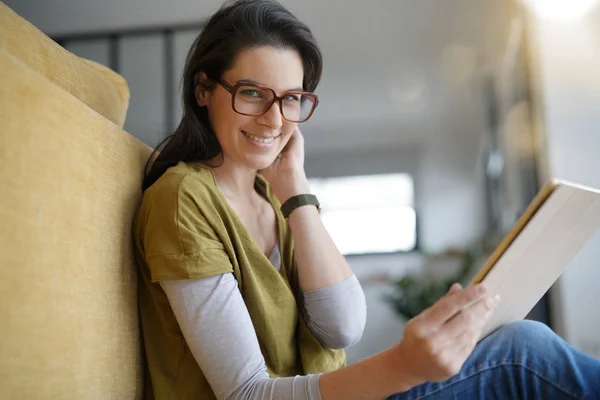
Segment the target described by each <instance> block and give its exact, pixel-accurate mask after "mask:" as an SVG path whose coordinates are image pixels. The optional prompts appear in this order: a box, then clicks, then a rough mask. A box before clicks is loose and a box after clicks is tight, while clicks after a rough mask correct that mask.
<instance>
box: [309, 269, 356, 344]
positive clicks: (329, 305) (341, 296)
mask: <svg viewBox="0 0 600 400" xmlns="http://www.w3.org/2000/svg"><path fill="white" fill-rule="evenodd" d="M299 308H300V313H301V314H302V316H303V318H304V320H305V321H306V324H307V326H308V328H309V329H310V330H311V331H312V333H313V334H314V335H315V337H316V338H317V339H318V340H319V342H321V344H322V345H323V346H324V347H327V348H330V349H344V348H348V347H350V346H353V345H355V344H356V343H358V341H359V340H360V339H361V337H362V334H363V331H364V329H365V324H366V319H367V305H366V301H365V295H364V292H363V290H362V288H361V286H360V283H359V282H358V279H357V278H356V275H352V276H351V277H350V278H348V279H346V280H344V281H342V282H340V283H338V284H335V285H333V286H328V287H325V288H322V289H316V290H310V291H305V292H301V295H300V296H299Z"/></svg>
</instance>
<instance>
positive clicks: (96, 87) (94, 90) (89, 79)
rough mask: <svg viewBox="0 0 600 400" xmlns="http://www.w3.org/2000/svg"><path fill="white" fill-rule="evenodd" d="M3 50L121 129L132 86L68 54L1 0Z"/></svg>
mask: <svg viewBox="0 0 600 400" xmlns="http://www.w3.org/2000/svg"><path fill="white" fill-rule="evenodd" d="M0 49H4V50H6V51H7V52H9V53H11V54H13V55H14V56H15V57H17V58H19V59H20V60H21V61H22V62H24V63H25V64H27V65H28V66H29V67H30V68H32V69H33V70H35V71H37V72H39V73H40V74H42V75H44V76H45V77H46V78H48V79H49V80H51V81H52V82H54V83H55V84H57V85H58V86H60V87H62V88H63V89H64V90H66V91H67V92H69V93H71V94H72V95H73V96H75V97H77V98H78V99H79V100H81V101H82V102H84V103H85V104H87V105H88V106H89V107H90V108H92V109H93V110H96V112H98V113H99V114H101V115H103V116H105V117H106V118H107V119H109V120H110V121H112V122H113V123H115V124H116V125H118V126H120V127H122V126H123V123H124V122H125V114H126V113H127V106H128V104H129V87H128V86H127V83H126V82H125V80H124V79H123V78H122V77H121V76H120V75H118V74H117V73H115V72H114V71H111V70H110V69H108V68H106V67H104V66H102V65H100V64H97V63H95V62H92V61H89V60H84V59H82V58H80V57H77V56H75V55H74V54H72V53H69V52H68V51H66V50H65V49H64V48H62V47H61V46H59V45H58V44H56V43H55V42H54V41H53V40H51V39H50V38H49V37H47V36H46V35H44V34H43V33H42V32H40V31H39V30H38V29H37V28H36V27H35V26H33V25H31V24H30V23H29V22H27V21H25V20H24V19H23V18H21V17H20V16H19V15H17V14H16V13H15V12H14V11H12V10H11V9H10V8H8V7H7V6H6V5H5V4H4V3H2V2H1V1H0ZM3 79H4V77H3Z"/></svg>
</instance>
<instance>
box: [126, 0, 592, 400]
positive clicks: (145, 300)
mask: <svg viewBox="0 0 600 400" xmlns="http://www.w3.org/2000/svg"><path fill="white" fill-rule="evenodd" d="M321 65H322V60H321V54H320V52H319V49H318V47H317V45H316V43H315V40H314V38H313V37H312V35H311V32H310V31H309V29H308V28H307V27H306V26H305V25H303V24H302V23H300V22H299V21H298V20H296V18H295V17H294V16H293V15H291V14H290V13H289V12H288V11H287V10H285V9H284V8H283V7H282V6H280V5H279V4H277V3H275V2H272V1H267V0H255V1H253V0H241V1H237V2H234V3H229V4H227V5H226V6H224V7H223V8H221V9H220V10H219V11H218V12H217V13H216V14H215V15H214V16H213V17H212V18H211V19H210V20H209V21H208V23H207V25H206V27H205V29H204V31H203V32H202V33H201V35H200V36H199V37H198V38H197V39H196V41H195V43H194V44H193V46H192V48H191V50H190V52H189V55H188V58H187V63H186V66H185V72H184V78H183V91H184V93H183V102H184V115H183V118H182V121H181V123H180V125H179V127H178V128H177V130H176V131H175V133H173V134H172V135H171V136H170V137H168V138H167V139H166V140H165V141H163V142H162V143H161V144H160V145H159V146H158V148H157V149H159V150H160V153H156V152H155V154H154V155H153V157H151V159H150V160H149V162H148V166H147V167H148V168H147V171H146V172H147V173H146V177H145V180H144V185H143V187H144V198H143V202H142V204H141V206H140V208H139V210H138V212H137V214H136V218H135V223H134V231H135V232H134V233H135V240H136V250H137V255H138V261H139V266H140V286H139V300H140V313H141V321H142V328H143V337H144V343H145V350H146V358H147V363H148V368H149V376H148V379H149V380H150V381H151V383H152V389H151V390H152V391H153V393H154V396H155V397H156V398H157V399H214V398H218V399H226V398H227V399H263V398H264V399H267V398H268V399H321V398H322V399H325V400H329V399H380V398H385V397H389V396H391V397H390V398H391V399H417V398H419V399H420V398H424V397H427V396H429V397H428V398H431V399H449V398H457V397H460V398H503V399H504V398H561V397H562V398H583V397H584V396H588V397H589V398H591V397H592V396H593V394H592V393H598V392H600V384H599V383H598V382H599V381H600V363H599V362H598V361H596V360H593V359H591V358H589V357H587V356H585V355H583V354H581V353H579V352H577V351H576V350H574V349H572V348H571V347H569V346H568V345H567V344H566V343H564V342H563V341H561V340H560V339H559V338H558V337H556V336H555V335H554V334H553V333H552V332H551V331H550V330H549V329H547V328H545V327H543V326H542V325H540V324H536V323H532V322H528V323H525V322H521V323H516V324H511V325H508V326H506V327H503V328H501V329H499V330H498V331H496V332H495V333H494V334H492V335H490V336H489V337H487V338H486V339H484V340H483V341H482V342H481V343H480V344H479V345H478V346H477V347H475V343H476V342H477V341H478V338H479V335H480V332H481V329H482V326H483V325H484V323H485V322H486V321H487V320H488V319H489V317H490V314H491V312H492V310H493V308H494V307H495V305H496V304H497V302H498V299H496V298H491V297H490V296H489V295H488V294H487V293H486V289H485V287H483V286H481V285H480V286H477V287H472V288H467V289H463V288H461V287H460V286H459V285H455V286H453V288H452V289H451V290H450V292H449V293H448V294H447V295H446V296H445V297H444V298H443V299H441V300H440V301H439V302H438V303H436V304H435V305H434V306H432V307H431V308H430V309H428V310H426V311H425V312H423V313H422V314H421V315H419V316H418V317H416V318H414V319H413V320H411V321H409V322H408V324H407V326H406V329H405V332H404V336H403V339H402V341H401V342H400V343H398V344H397V345H395V346H393V347H392V348H390V349H388V350H386V351H383V352H381V353H380V354H377V355H375V356H373V357H371V358H369V359H366V360H364V361H361V362H358V363H356V364H353V365H350V366H345V357H344V351H343V348H345V347H348V346H350V345H352V344H354V343H356V342H357V341H358V340H359V339H360V337H361V335H362V330H363V328H364V324H365V315H366V307H365V301H364V295H363V293H362V290H361V288H360V285H359V284H358V281H357V280H356V277H355V276H354V275H353V273H352V271H351V270H350V268H349V267H348V264H347V263H346V261H345V260H344V258H343V257H342V256H341V255H340V253H339V251H338V250H337V249H336V247H335V245H334V244H333V242H332V240H331V238H330V237H329V236H328V234H327V232H326V230H325V228H324V227H323V225H322V223H321V220H320V218H319V212H318V207H317V205H318V201H317V199H316V198H315V197H314V196H311V195H310V192H309V186H308V183H307V179H306V175H305V173H304V169H303V158H304V151H303V139H302V134H301V133H300V131H299V130H298V124H299V123H301V122H304V121H306V120H307V119H308V118H310V116H311V114H312V112H313V111H314V109H315V107H316V106H317V103H318V100H317V97H316V96H315V95H314V94H313V91H314V90H315V88H316V86H317V83H318V82H319V79H320V75H321ZM259 172H260V173H259Z"/></svg>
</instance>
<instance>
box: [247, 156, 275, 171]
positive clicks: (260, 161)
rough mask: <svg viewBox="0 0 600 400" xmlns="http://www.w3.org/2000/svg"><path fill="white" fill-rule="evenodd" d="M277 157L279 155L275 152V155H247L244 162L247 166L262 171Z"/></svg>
mask: <svg viewBox="0 0 600 400" xmlns="http://www.w3.org/2000/svg"><path fill="white" fill-rule="evenodd" d="M276 157H277V156H276V155H275V153H273V155H261V156H252V157H246V159H245V163H244V164H246V166H247V167H249V168H252V169H256V170H259V171H260V170H263V169H266V168H268V167H269V166H270V165H271V164H273V162H274V161H275V158H276Z"/></svg>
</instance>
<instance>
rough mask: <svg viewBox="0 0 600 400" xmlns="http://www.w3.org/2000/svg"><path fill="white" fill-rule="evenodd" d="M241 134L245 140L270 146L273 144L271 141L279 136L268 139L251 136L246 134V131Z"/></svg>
mask: <svg viewBox="0 0 600 400" xmlns="http://www.w3.org/2000/svg"><path fill="white" fill-rule="evenodd" d="M242 133H243V134H244V135H245V136H246V137H247V138H249V139H251V140H253V141H255V142H257V143H264V144H271V143H273V141H274V140H275V139H277V138H278V137H279V135H278V136H270V137H260V136H255V135H252V134H251V133H248V132H246V131H242Z"/></svg>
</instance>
